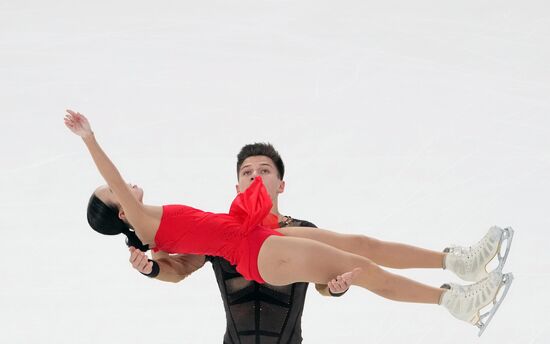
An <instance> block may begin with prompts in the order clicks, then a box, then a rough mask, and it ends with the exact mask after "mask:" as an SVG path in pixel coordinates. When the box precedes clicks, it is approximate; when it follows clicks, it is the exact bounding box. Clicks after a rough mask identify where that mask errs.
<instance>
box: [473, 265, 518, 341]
mask: <svg viewBox="0 0 550 344" xmlns="http://www.w3.org/2000/svg"><path fill="white" fill-rule="evenodd" d="M513 281H514V275H513V274H512V273H507V274H503V275H502V283H501V288H502V286H504V291H503V292H502V296H501V297H500V298H499V299H498V301H497V300H496V298H495V300H493V307H492V308H491V310H490V311H488V312H486V313H483V314H482V315H481V316H480V317H479V321H478V322H477V323H476V324H475V325H476V326H477V327H478V328H479V333H478V334H477V336H478V337H481V335H482V334H483V332H484V331H485V329H486V328H487V326H489V323H490V322H491V320H492V319H493V316H494V315H495V313H496V312H497V310H498V308H499V307H500V305H501V304H502V301H504V298H505V297H506V294H508V290H509V289H510V286H511V285H512V282H513ZM499 292H500V290H499ZM497 296H498V292H497ZM485 318H487V319H486V320H485Z"/></svg>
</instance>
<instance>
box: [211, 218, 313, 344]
mask: <svg viewBox="0 0 550 344" xmlns="http://www.w3.org/2000/svg"><path fill="white" fill-rule="evenodd" d="M279 226H280V227H287V226H291V227H316V226H315V225H314V224H312V223H311V222H308V221H302V220H296V219H292V218H291V217H289V216H286V221H284V222H280V223H279ZM206 260H207V261H209V262H211V263H212V268H213V269H214V273H215V274H216V280H217V281H218V286H219V288H220V292H221V296H222V299H223V304H224V307H225V316H226V320H227V328H226V332H225V336H224V338H223V343H224V344H296V343H301V342H302V321H301V318H302V312H303V309H304V302H305V298H306V291H307V287H308V283H294V284H291V285H287V286H280V287H277V286H272V285H269V284H259V283H256V282H254V281H247V280H245V279H244V278H243V277H242V276H241V275H240V274H239V273H238V272H237V271H236V270H235V267H234V266H232V265H230V263H229V262H228V261H227V260H225V259H223V258H221V257H212V256H207V257H206Z"/></svg>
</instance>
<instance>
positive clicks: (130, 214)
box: [65, 110, 146, 226]
mask: <svg viewBox="0 0 550 344" xmlns="http://www.w3.org/2000/svg"><path fill="white" fill-rule="evenodd" d="M67 113H68V114H67V115H66V116H65V125H66V126H67V127H68V128H69V129H70V130H71V131H72V132H73V133H75V134H76V135H78V136H80V137H81V138H82V140H83V141H84V143H85V144H86V147H87V148H88V150H89V152H90V154H91V155H92V158H93V160H94V163H95V165H96V166H97V169H98V170H99V173H101V176H103V179H105V182H107V184H108V185H109V187H110V188H111V190H112V191H113V193H114V194H115V196H116V197H117V199H118V201H119V202H120V204H121V206H122V208H123V209H124V212H125V214H126V217H127V218H128V220H129V222H130V223H132V224H133V225H135V226H138V224H139V223H143V222H142V221H143V220H144V217H145V216H146V215H145V212H144V208H143V204H141V203H140V202H139V201H138V200H137V199H136V198H135V197H134V195H132V192H131V191H130V187H129V186H128V184H126V182H125V181H124V179H122V176H121V175H120V173H119V172H118V170H117V168H116V166H115V165H114V164H113V163H112V162H111V160H110V159H109V157H108V156H107V154H105V152H104V151H103V150H102V149H101V147H100V146H99V144H98V143H97V141H96V139H95V136H94V133H93V131H92V129H91V126H90V123H89V122H88V120H87V119H86V117H84V116H83V115H82V114H80V113H79V112H74V111H72V110H67Z"/></svg>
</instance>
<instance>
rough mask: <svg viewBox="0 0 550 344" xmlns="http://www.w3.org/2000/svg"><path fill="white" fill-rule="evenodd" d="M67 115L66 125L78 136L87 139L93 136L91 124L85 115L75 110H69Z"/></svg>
mask: <svg viewBox="0 0 550 344" xmlns="http://www.w3.org/2000/svg"><path fill="white" fill-rule="evenodd" d="M66 111H67V114H66V115H65V119H64V120H65V125H66V126H67V128H69V129H70V130H71V131H72V132H73V133H75V134H76V135H78V136H80V137H82V138H85V137H86V136H89V135H91V134H93V132H92V128H91V127H90V123H89V122H88V120H87V119H86V117H85V116H84V115H82V114H81V113H80V112H74V111H73V110H70V109H67V110H66Z"/></svg>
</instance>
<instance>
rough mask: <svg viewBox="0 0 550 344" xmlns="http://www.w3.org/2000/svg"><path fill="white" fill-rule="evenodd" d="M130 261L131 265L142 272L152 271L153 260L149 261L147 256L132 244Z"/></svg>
mask: <svg viewBox="0 0 550 344" xmlns="http://www.w3.org/2000/svg"><path fill="white" fill-rule="evenodd" d="M130 263H131V264H132V267H133V268H134V269H136V270H137V271H139V272H141V273H142V274H150V273H151V271H153V262H150V261H149V257H147V255H146V254H145V252H142V251H140V250H138V249H136V248H135V247H133V246H130Z"/></svg>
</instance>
